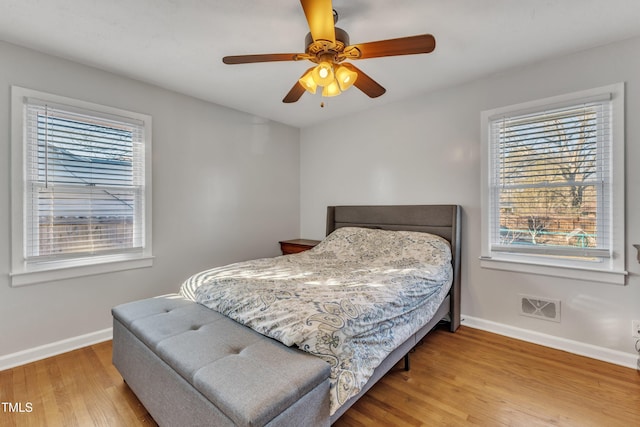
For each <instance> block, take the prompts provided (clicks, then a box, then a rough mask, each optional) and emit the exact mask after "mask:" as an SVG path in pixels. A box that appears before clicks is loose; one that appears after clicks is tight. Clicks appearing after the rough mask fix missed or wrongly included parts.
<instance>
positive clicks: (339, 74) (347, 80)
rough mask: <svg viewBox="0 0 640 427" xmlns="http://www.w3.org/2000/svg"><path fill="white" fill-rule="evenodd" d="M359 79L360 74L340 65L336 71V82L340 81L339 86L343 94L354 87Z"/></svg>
mask: <svg viewBox="0 0 640 427" xmlns="http://www.w3.org/2000/svg"><path fill="white" fill-rule="evenodd" d="M357 78H358V73H356V72H355V71H351V70H350V69H348V68H347V67H345V66H344V65H340V66H339V67H338V69H337V70H336V80H337V81H338V85H340V90H342V91H343V92H344V91H345V90H347V89H349V88H350V87H351V86H353V84H354V83H355V81H356V79H357Z"/></svg>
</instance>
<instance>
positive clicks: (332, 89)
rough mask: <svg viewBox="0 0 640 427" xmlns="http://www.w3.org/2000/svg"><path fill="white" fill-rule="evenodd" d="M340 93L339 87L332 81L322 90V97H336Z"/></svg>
mask: <svg viewBox="0 0 640 427" xmlns="http://www.w3.org/2000/svg"><path fill="white" fill-rule="evenodd" d="M340 93H341V91H340V86H339V85H338V82H337V81H336V80H333V81H332V82H331V83H329V84H328V85H326V86H325V87H324V88H323V89H322V96H324V97H330V96H337V95H340Z"/></svg>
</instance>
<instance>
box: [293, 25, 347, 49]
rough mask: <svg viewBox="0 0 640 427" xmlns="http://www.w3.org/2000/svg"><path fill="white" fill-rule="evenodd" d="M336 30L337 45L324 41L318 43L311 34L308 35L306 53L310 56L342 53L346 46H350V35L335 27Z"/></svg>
mask: <svg viewBox="0 0 640 427" xmlns="http://www.w3.org/2000/svg"><path fill="white" fill-rule="evenodd" d="M335 30H336V43H335V44H332V43H329V42H326V41H323V40H319V41H317V42H314V41H313V37H312V36H311V33H308V34H307V36H306V37H305V38H304V44H305V46H306V49H305V52H306V53H308V54H309V55H318V54H322V53H331V52H333V53H341V52H342V51H344V48H345V47H346V46H349V34H347V32H346V31H345V30H343V29H342V28H338V27H335Z"/></svg>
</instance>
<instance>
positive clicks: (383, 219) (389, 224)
mask: <svg viewBox="0 0 640 427" xmlns="http://www.w3.org/2000/svg"><path fill="white" fill-rule="evenodd" d="M461 211H462V209H461V207H460V206H459V205H396V206H329V207H327V235H329V234H330V233H331V232H332V231H334V230H335V229H337V228H340V227H368V228H381V229H383V230H408V231H420V232H424V233H431V234H436V235H438V236H442V237H444V238H445V239H447V240H448V241H449V242H450V243H451V255H452V261H451V263H452V265H453V284H452V285H451V291H450V292H449V293H450V295H451V300H450V301H451V307H450V316H451V330H452V331H455V330H456V329H458V326H460V220H461V219H460V217H461Z"/></svg>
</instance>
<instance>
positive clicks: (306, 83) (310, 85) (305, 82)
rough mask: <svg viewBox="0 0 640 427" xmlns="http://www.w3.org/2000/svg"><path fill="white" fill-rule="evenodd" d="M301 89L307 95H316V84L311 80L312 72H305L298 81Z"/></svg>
mask: <svg viewBox="0 0 640 427" xmlns="http://www.w3.org/2000/svg"><path fill="white" fill-rule="evenodd" d="M298 82H300V84H301V85H302V87H303V88H304V89H305V90H306V91H307V92H309V93H316V89H317V88H318V84H317V83H316V81H315V80H314V79H313V70H310V71H307V73H306V74H305V75H304V76H302V77H301V78H300V80H298Z"/></svg>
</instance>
